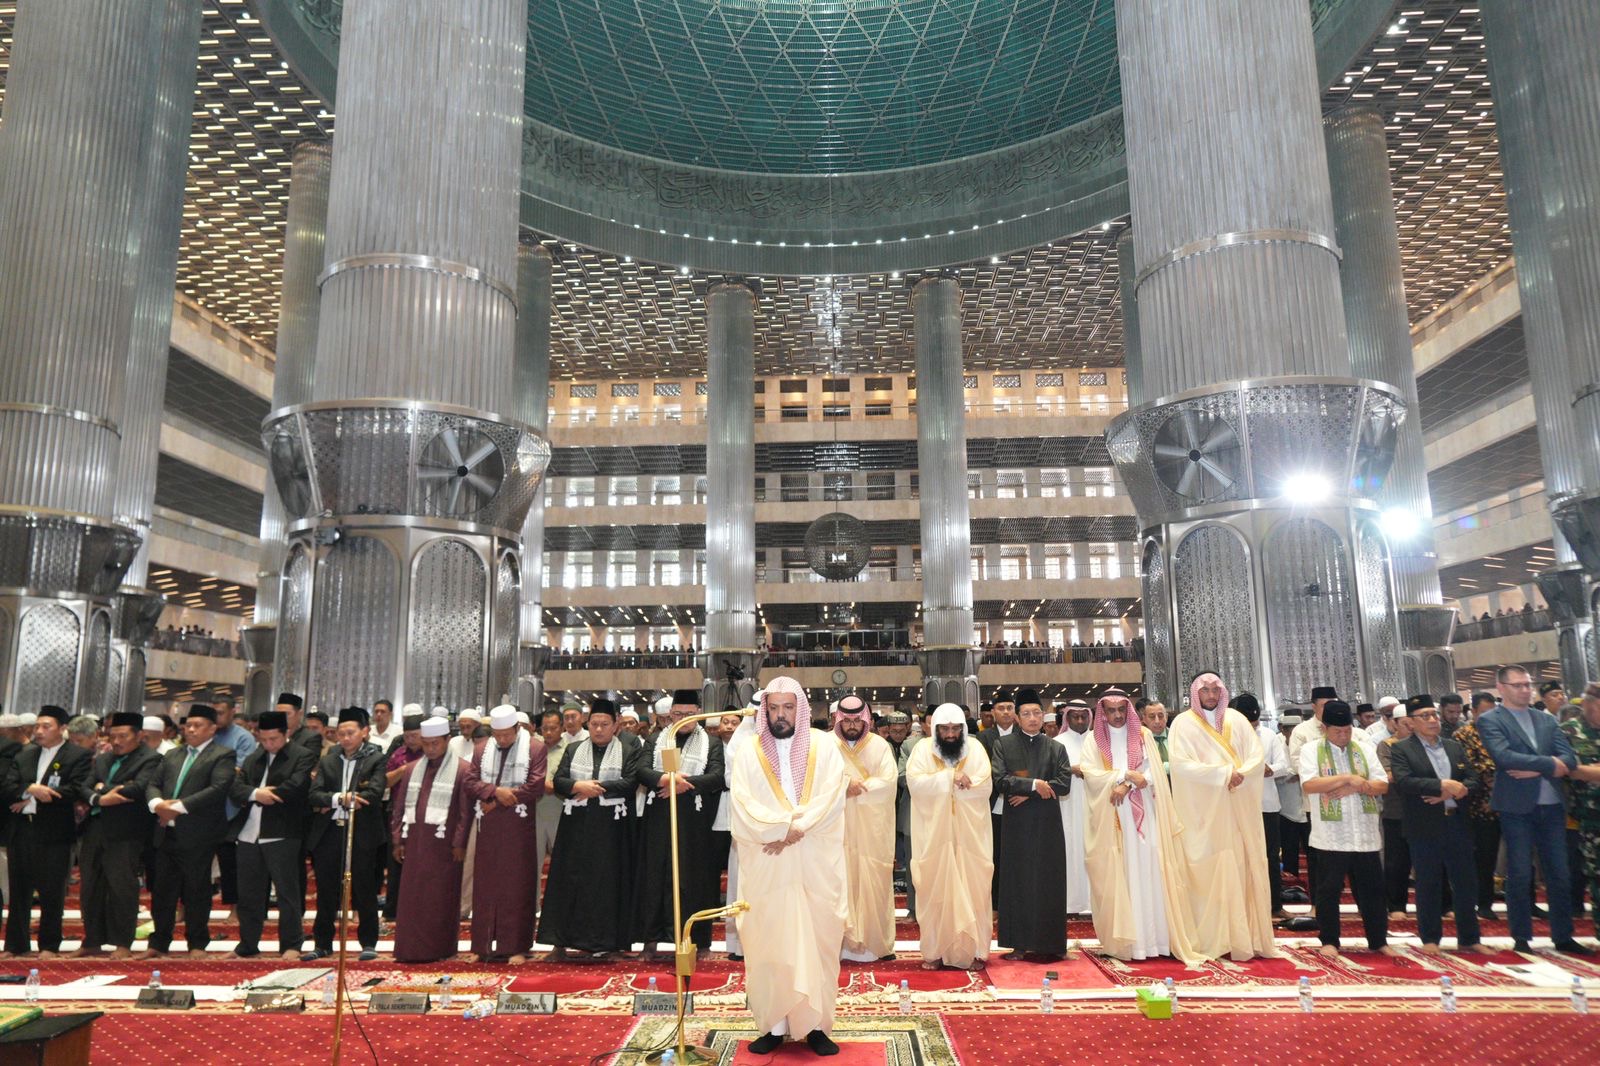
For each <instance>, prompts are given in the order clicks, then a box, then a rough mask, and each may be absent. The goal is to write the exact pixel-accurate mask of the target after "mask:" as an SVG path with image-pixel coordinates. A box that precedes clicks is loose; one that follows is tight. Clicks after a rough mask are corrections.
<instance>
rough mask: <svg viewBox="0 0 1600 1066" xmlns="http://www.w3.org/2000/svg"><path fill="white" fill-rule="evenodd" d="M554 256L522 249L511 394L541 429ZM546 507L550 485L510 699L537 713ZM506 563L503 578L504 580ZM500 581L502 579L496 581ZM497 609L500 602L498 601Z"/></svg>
mask: <svg viewBox="0 0 1600 1066" xmlns="http://www.w3.org/2000/svg"><path fill="white" fill-rule="evenodd" d="M552 265H553V264H552V263H551V260H550V252H549V251H548V250H547V249H546V248H545V247H544V246H543V245H527V244H522V245H518V247H517V335H516V348H515V350H514V353H513V355H512V363H511V377H512V394H513V397H514V398H515V401H516V409H515V411H514V413H515V415H516V417H517V418H519V419H521V420H522V421H524V422H526V423H527V424H528V425H530V426H532V427H534V428H535V429H537V430H540V431H545V430H548V429H549V424H550V273H551V267H552ZM544 504H545V485H544V483H543V482H540V484H539V487H538V488H537V489H536V490H534V494H533V503H532V504H531V505H530V506H529V507H528V518H527V521H525V522H523V523H522V566H521V568H520V570H519V571H516V572H515V576H516V578H517V581H518V597H519V599H520V603H519V604H518V606H517V614H518V616H519V617H518V619H517V623H518V624H517V647H516V648H515V649H513V650H514V656H515V657H514V661H515V663H516V669H515V672H514V680H513V681H512V683H511V686H510V688H511V695H512V696H513V697H514V702H516V703H517V704H518V705H519V706H523V707H526V708H527V709H528V710H529V711H533V710H535V709H537V708H538V707H540V706H542V705H543V703H544V680H543V678H544V665H545V659H546V656H547V655H548V650H547V649H545V648H544V617H543V615H544ZM503 566H504V560H502V571H501V575H502V576H504V574H505V571H504V568H503ZM496 580H497V582H498V581H499V580H500V578H499V577H497V579H496ZM496 605H497V609H498V607H499V601H498V600H497V601H496Z"/></svg>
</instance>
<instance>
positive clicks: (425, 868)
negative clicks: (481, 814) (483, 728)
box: [324, 715, 471, 962]
mask: <svg viewBox="0 0 1600 1066" xmlns="http://www.w3.org/2000/svg"><path fill="white" fill-rule="evenodd" d="M420 732H421V734H422V758H420V759H417V760H415V761H414V762H411V763H408V764H407V765H406V767H405V768H404V770H402V771H401V775H400V778H399V779H398V780H397V781H396V782H395V784H394V788H393V792H394V797H395V802H394V811H393V813H392V814H391V815H390V821H389V839H390V840H391V841H392V847H393V849H394V857H395V859H396V860H397V861H399V863H400V864H401V865H400V890H401V891H400V907H399V913H398V914H397V915H396V916H395V934H394V959H395V961H396V962H438V961H439V960H441V959H449V958H454V957H455V954H456V949H457V947H458V946H459V942H460V941H459V938H460V934H461V863H462V861H463V860H464V859H465V858H466V855H467V824H468V823H469V822H470V821H471V812H470V806H471V803H470V800H469V799H468V798H467V793H466V789H465V788H464V787H463V784H464V781H463V778H464V777H465V776H466V775H465V774H464V773H462V770H461V766H462V763H461V760H460V759H457V758H454V757H453V756H451V755H450V754H449V751H448V748H449V746H450V719H449V718H448V717H445V716H443V715H430V716H428V717H427V718H426V719H424V720H423V722H422V725H421V727H420ZM324 787H325V786H324Z"/></svg>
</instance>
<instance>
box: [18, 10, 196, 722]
mask: <svg viewBox="0 0 1600 1066" xmlns="http://www.w3.org/2000/svg"><path fill="white" fill-rule="evenodd" d="M164 15H165V5H152V4H129V3H123V2H120V0H84V2H83V3H77V4H61V3H56V2H54V0H31V2H24V3H21V4H19V5H18V9H17V14H16V21H15V24H14V29H15V35H14V38H13V41H12V46H11V53H10V68H9V70H8V71H7V76H6V94H5V110H4V115H3V118H4V122H3V124H0V175H4V180H0V441H3V442H4V448H3V449H0V451H3V453H4V457H3V459H0V588H6V589H8V590H19V591H17V592H11V591H8V592H7V593H6V594H5V595H4V596H0V702H3V703H4V705H5V706H6V707H7V708H27V709H30V710H31V709H35V708H37V707H38V706H39V704H41V703H54V704H59V705H62V706H66V707H72V708H78V709H81V710H84V711H90V712H92V713H96V714H98V713H101V712H102V711H103V709H104V707H105V697H106V680H107V675H108V673H109V671H110V667H111V628H112V626H111V607H112V603H111V600H110V596H111V594H112V593H114V592H115V591H116V589H117V587H118V586H119V585H120V583H121V580H122V577H123V575H124V574H125V573H126V571H127V568H128V566H129V565H130V564H131V563H132V561H133V557H134V553H135V552H136V551H137V549H138V546H139V538H138V534H137V532H136V531H135V530H134V529H133V528H131V527H129V526H127V525H124V524H121V523H117V522H115V521H114V518H115V515H116V502H117V501H116V498H115V492H114V485H115V482H116V479H117V477H118V473H119V462H120V454H119V452H120V448H121V446H122V443H123V442H122V432H123V427H122V422H123V420H124V408H123V398H124V386H125V381H126V379H127V373H128V361H129V344H130V339H131V337H132V333H133V300H134V292H135V285H134V279H135V266H136V259H135V254H136V252H137V250H138V249H139V247H140V238H141V237H142V235H143V225H144V215H143V214H142V213H141V208H142V206H143V205H142V203H141V199H140V195H139V194H140V190H141V188H142V187H143V183H144V182H145V181H146V180H147V178H148V166H147V152H146V138H147V134H148V133H149V132H150V128H151V117H152V111H151V109H152V105H153V101H154V90H155V84H156V71H157V60H158V56H159V55H160V51H159V47H158V46H159V44H160V41H161V39H162V38H161V33H162V29H163V27H164V21H162V19H163V17H164ZM191 76H192V75H191ZM169 285H170V282H169ZM167 298H168V299H169V300H170V298H171V291H170V288H169V290H168V292H167ZM35 594H37V595H35Z"/></svg>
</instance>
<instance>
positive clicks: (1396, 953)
mask: <svg viewBox="0 0 1600 1066" xmlns="http://www.w3.org/2000/svg"><path fill="white" fill-rule="evenodd" d="M1378 954H1379V955H1387V956H1389V957H1390V958H1391V959H1398V958H1400V957H1402V956H1403V955H1405V952H1403V951H1401V950H1400V949H1399V948H1397V947H1395V946H1394V945H1393V944H1385V945H1384V946H1383V947H1381V948H1379V949H1378Z"/></svg>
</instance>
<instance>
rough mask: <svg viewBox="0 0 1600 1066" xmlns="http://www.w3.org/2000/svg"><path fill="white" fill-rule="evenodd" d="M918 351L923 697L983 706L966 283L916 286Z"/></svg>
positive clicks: (929, 702)
mask: <svg viewBox="0 0 1600 1066" xmlns="http://www.w3.org/2000/svg"><path fill="white" fill-rule="evenodd" d="M911 316H912V327H911V328H912V330H913V335H914V339H915V342H916V350H917V484H918V486H919V487H918V495H919V497H920V498H921V499H920V503H919V506H918V510H919V511H920V512H921V517H922V647H923V650H922V651H921V652H920V653H919V654H918V658H919V659H920V661H921V665H922V702H923V705H924V706H936V705H938V704H941V703H956V704H960V705H961V706H963V707H965V708H966V709H967V713H968V714H969V715H976V714H977V710H978V701H979V696H978V661H979V657H980V652H979V651H978V649H977V648H975V647H974V646H973V643H972V527H971V518H970V509H969V507H968V503H967V420H966V418H967V408H966V391H965V386H964V378H963V375H962V368H961V284H960V282H958V281H956V279H955V278H950V277H926V278H923V279H922V280H921V281H919V282H917V284H916V287H915V288H914V289H912V290H911Z"/></svg>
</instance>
